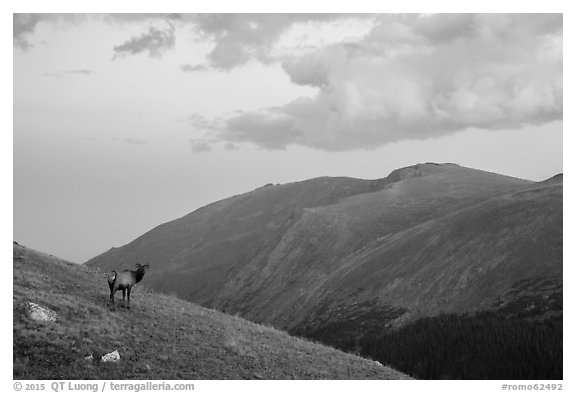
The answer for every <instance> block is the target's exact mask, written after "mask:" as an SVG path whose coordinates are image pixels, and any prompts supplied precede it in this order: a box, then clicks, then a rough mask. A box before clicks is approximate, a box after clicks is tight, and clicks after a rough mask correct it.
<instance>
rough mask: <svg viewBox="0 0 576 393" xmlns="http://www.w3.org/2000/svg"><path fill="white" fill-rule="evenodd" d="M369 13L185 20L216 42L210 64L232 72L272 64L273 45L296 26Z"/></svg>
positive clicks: (218, 16)
mask: <svg viewBox="0 0 576 393" xmlns="http://www.w3.org/2000/svg"><path fill="white" fill-rule="evenodd" d="M368 17H372V16H371V15H368V14H360V15H357V14H195V15H188V16H186V17H185V20H187V21H188V22H191V23H193V25H194V26H195V30H196V32H197V33H198V34H199V35H200V36H201V37H204V38H207V39H211V40H213V41H214V48H213V50H212V51H211V52H210V53H209V54H208V62H209V64H210V65H211V66H212V67H214V68H216V69H219V70H225V71H227V70H231V69H233V68H235V67H238V66H241V65H243V64H246V63H247V62H249V61H251V60H258V61H261V62H271V61H273V60H274V59H273V58H272V57H271V51H272V49H273V45H274V44H275V43H276V42H277V41H278V39H279V38H280V37H281V35H282V33H284V32H285V31H286V30H287V29H288V28H289V27H291V26H293V25H294V24H296V23H308V22H330V21H334V20H337V19H343V18H368Z"/></svg>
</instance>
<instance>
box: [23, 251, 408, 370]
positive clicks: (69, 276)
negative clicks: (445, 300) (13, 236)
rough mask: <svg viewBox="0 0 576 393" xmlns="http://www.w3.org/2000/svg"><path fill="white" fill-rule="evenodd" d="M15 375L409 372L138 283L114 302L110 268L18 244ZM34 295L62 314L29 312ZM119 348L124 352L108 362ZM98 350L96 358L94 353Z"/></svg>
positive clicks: (41, 302)
mask: <svg viewBox="0 0 576 393" xmlns="http://www.w3.org/2000/svg"><path fill="white" fill-rule="evenodd" d="M13 264H14V267H13V268H14V276H13V280H14V281H13V326H14V336H13V350H14V359H13V377H14V379H164V380H169V379H406V378H408V377H407V376H406V375H404V374H402V373H399V372H397V371H395V370H392V369H390V368H388V367H383V366H381V365H380V364H378V363H376V362H374V361H371V360H368V359H364V358H360V357H357V356H354V355H351V354H347V353H344V352H341V351H338V350H336V349H333V348H330V347H325V346H322V345H319V344H316V343H312V342H310V341H306V340H303V339H299V338H295V337H292V336H289V335H288V334H287V333H285V332H281V331H278V330H275V329H273V328H271V327H266V326H261V325H257V324H254V323H251V322H248V321H246V320H243V319H241V318H238V317H235V316H230V315H227V314H223V313H221V312H218V311H214V310H210V309H206V308H202V307H199V306H196V305H194V304H191V303H188V302H186V301H184V300H181V299H177V298H175V297H171V296H167V295H164V294H160V293H156V292H154V291H151V290H149V289H147V288H146V287H145V282H146V277H144V280H143V283H140V284H138V285H137V286H136V287H135V289H134V290H133V292H132V302H131V306H132V308H131V309H127V308H125V307H123V306H122V301H121V300H118V299H121V293H117V294H116V297H117V299H116V304H117V305H116V309H115V310H114V309H111V308H110V306H109V303H108V296H109V289H108V285H107V282H106V277H105V273H104V272H102V271H100V270H98V269H95V268H90V267H86V266H81V265H76V264H72V263H69V262H66V261H63V260H60V259H58V258H55V257H52V256H49V255H46V254H42V253H39V252H36V251H33V250H31V249H28V248H25V247H23V246H20V245H17V244H15V245H14V259H13ZM28 302H34V303H37V304H39V305H40V306H43V307H48V308H50V309H52V310H54V311H56V312H57V313H58V315H59V319H58V321H56V322H37V321H34V320H32V319H31V318H30V317H29V316H28V314H27V313H26V304H27V303H28ZM114 350H118V352H119V353H120V356H121V360H120V361H119V362H117V363H102V362H101V361H100V358H101V356H102V355H104V354H106V353H109V352H112V351H114ZM89 355H92V356H93V359H86V357H88V356H89Z"/></svg>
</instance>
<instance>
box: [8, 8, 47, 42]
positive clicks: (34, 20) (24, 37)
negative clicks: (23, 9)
mask: <svg viewBox="0 0 576 393" xmlns="http://www.w3.org/2000/svg"><path fill="white" fill-rule="evenodd" d="M12 18H13V27H12V29H13V41H14V46H16V47H18V48H20V49H29V48H30V47H32V43H31V42H30V38H31V36H32V34H33V33H34V29H35V28H36V25H37V24H38V22H40V20H41V19H42V18H41V15H40V14H13V16H12Z"/></svg>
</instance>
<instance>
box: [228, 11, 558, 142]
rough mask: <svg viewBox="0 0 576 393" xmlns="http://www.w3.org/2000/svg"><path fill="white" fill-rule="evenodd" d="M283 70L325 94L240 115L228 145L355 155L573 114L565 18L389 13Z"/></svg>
mask: <svg viewBox="0 0 576 393" xmlns="http://www.w3.org/2000/svg"><path fill="white" fill-rule="evenodd" d="M282 65H283V68H284V70H285V71H286V73H287V74H288V75H289V76H290V78H291V81H292V82H293V83H295V84H299V85H306V86H312V87H315V88H317V89H318V94H317V95H316V96H315V97H314V98H301V99H297V100H294V101H292V102H290V103H288V104H287V105H285V106H283V107H281V108H268V109H262V110H260V111H255V112H248V113H242V114H239V115H237V116H234V117H232V118H230V119H228V121H227V123H226V124H225V126H224V127H223V128H222V129H221V130H220V132H219V136H220V137H221V138H222V139H224V140H226V141H231V142H240V141H247V142H253V143H255V144H257V145H259V146H261V147H263V148H267V149H282V148H285V147H286V146H288V145H290V144H299V145H305V146H312V147H316V148H319V149H325V150H347V149H354V148H373V147H378V146H381V145H383V144H386V143H390V142H394V141H398V140H403V139H422V138H429V137H435V136H439V135H443V134H446V133H450V132H455V131H458V130H464V129H466V128H469V127H480V128H484V129H501V128H505V127H521V126H523V125H526V124H538V123H543V122H547V121H551V120H556V119H561V118H562V113H563V112H562V111H563V109H562V108H563V102H562V15H559V14H546V15H538V14H531V15H519V14H506V15H494V14H483V15H467V14H456V15H430V16H419V15H384V16H383V17H382V19H381V21H380V23H378V24H377V25H376V26H375V27H374V28H373V30H372V31H371V33H370V34H368V35H367V36H366V37H365V38H363V39H362V40H359V41H357V42H354V43H339V44H334V45H330V46H328V47H324V48H320V49H318V50H316V51H313V52H311V53H309V54H306V55H304V56H300V57H293V58H285V59H284V61H283V63H282Z"/></svg>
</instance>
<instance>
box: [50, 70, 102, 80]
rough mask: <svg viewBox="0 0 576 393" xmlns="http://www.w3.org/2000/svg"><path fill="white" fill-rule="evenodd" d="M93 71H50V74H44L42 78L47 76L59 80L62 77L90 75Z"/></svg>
mask: <svg viewBox="0 0 576 393" xmlns="http://www.w3.org/2000/svg"><path fill="white" fill-rule="evenodd" d="M92 74H94V71H92V70H69V71H52V72H44V73H43V74H42V76H49V77H54V78H61V77H63V76H73V75H84V76H88V75H92Z"/></svg>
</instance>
